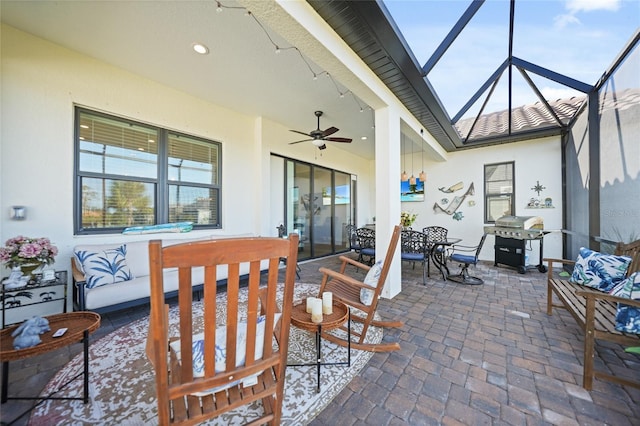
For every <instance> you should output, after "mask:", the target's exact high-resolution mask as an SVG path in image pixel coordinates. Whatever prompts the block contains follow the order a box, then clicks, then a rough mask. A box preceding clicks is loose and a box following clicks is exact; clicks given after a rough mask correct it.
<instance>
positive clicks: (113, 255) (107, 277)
mask: <svg viewBox="0 0 640 426" xmlns="http://www.w3.org/2000/svg"><path fill="white" fill-rule="evenodd" d="M126 255H127V245H126V244H121V245H118V246H111V247H101V248H98V249H86V250H80V249H76V250H74V256H75V258H76V260H77V263H78V264H80V265H81V267H82V270H83V271H84V274H85V276H86V282H87V288H94V287H100V286H103V285H107V284H113V283H117V282H121V281H130V280H131V279H133V277H134V275H133V274H132V272H131V270H130V268H129V265H128V264H127V259H126Z"/></svg>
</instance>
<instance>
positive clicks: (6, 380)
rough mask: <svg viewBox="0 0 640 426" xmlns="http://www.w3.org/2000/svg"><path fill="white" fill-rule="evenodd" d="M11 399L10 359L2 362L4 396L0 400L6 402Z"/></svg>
mask: <svg viewBox="0 0 640 426" xmlns="http://www.w3.org/2000/svg"><path fill="white" fill-rule="evenodd" d="M8 399H9V361H5V362H3V363H2V397H1V398H0V400H1V401H2V403H3V404H4V403H5V402H7V400H8Z"/></svg>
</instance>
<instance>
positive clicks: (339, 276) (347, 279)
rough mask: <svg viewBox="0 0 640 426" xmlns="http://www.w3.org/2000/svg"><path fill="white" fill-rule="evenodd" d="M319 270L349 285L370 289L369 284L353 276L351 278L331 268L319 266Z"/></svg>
mask: <svg viewBox="0 0 640 426" xmlns="http://www.w3.org/2000/svg"><path fill="white" fill-rule="evenodd" d="M320 272H321V273H323V274H324V275H328V276H329V277H331V278H332V279H335V280H338V281H342V282H343V283H346V284H349V285H353V286H355V287H360V288H366V289H369V290H371V286H370V285H367V284H365V283H363V282H362V281H359V280H357V279H355V278H351V277H350V276H348V275H345V274H341V273H340V272H337V271H334V270H332V269H327V268H324V267H322V268H320Z"/></svg>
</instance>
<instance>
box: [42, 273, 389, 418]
mask: <svg viewBox="0 0 640 426" xmlns="http://www.w3.org/2000/svg"><path fill="white" fill-rule="evenodd" d="M317 293H318V285H315V284H300V283H296V290H295V296H294V304H297V303H302V302H303V301H304V300H305V299H306V297H307V296H309V295H316V294H317ZM279 294H282V292H281V291H280V292H279ZM242 295H244V297H245V299H244V300H246V290H244V291H243V292H242ZM218 297H219V305H218V306H219V309H218V315H220V316H221V317H220V318H224V315H226V312H225V311H226V309H220V308H221V307H223V306H225V303H224V302H225V294H224V293H222V294H220V295H218ZM201 310H202V304H201V303H199V302H196V303H194V312H198V311H201ZM176 313H177V307H172V308H171V310H170V315H173V316H175V315H176ZM148 322H149V321H148V318H143V319H140V320H137V321H135V322H133V323H131V324H129V325H126V326H124V327H121V328H119V329H118V330H116V331H114V332H113V333H110V334H109V335H107V336H105V337H103V338H101V339H100V340H98V341H96V342H91V346H90V353H89V360H90V367H89V368H90V373H89V383H90V384H89V403H87V404H86V405H85V404H83V403H82V401H75V400H74V401H46V402H44V403H43V404H41V405H39V406H38V407H36V408H35V409H34V411H33V412H32V415H31V419H30V422H29V424H30V425H47V426H48V425H52V424H56V425H114V424H119V425H155V424H157V416H156V399H155V384H154V376H153V371H152V369H151V365H150V364H149V362H148V361H147V357H146V354H145V342H146V337H147V331H148ZM352 326H353V327H354V329H355V327H357V326H358V324H357V323H353V324H352ZM345 337H346V336H345ZM367 337H368V340H369V341H370V342H372V343H378V342H380V341H381V340H382V330H381V329H380V328H373V329H370V330H369V333H368V336H367ZM289 339H290V343H289V361H288V363H289V364H303V363H310V362H314V358H315V357H314V354H315V335H314V334H313V333H309V332H306V331H303V330H300V329H298V328H296V327H294V326H291V332H290V337H289ZM322 350H323V351H322V353H323V360H324V362H344V361H346V356H347V352H346V351H347V350H346V348H344V347H341V346H338V345H335V344H333V343H331V342H328V341H325V340H323V341H322ZM371 355H372V353H371V352H366V351H359V350H355V349H352V350H351V366H350V367H347V366H323V367H322V369H321V378H320V381H321V383H320V384H321V391H320V393H318V392H317V391H316V388H317V370H316V367H315V366H301V367H287V370H286V383H285V396H284V401H283V410H282V424H284V425H305V424H308V423H309V422H310V421H311V420H313V418H314V417H316V416H317V415H318V413H320V412H321V411H322V410H323V409H324V408H325V407H326V406H327V405H328V404H329V402H331V400H332V399H333V398H334V397H335V396H336V395H337V394H338V393H340V392H341V391H342V389H344V388H345V386H346V385H347V384H348V383H349V382H350V381H351V380H352V379H353V377H355V376H356V375H357V374H358V373H359V372H360V371H361V370H362V368H363V367H364V366H365V365H366V363H367V362H368V361H369V359H370V358H371ZM82 365H83V358H82V354H79V355H78V356H76V357H75V358H74V359H73V360H71V361H70V362H69V363H68V364H67V365H65V366H64V367H63V368H62V370H61V371H60V372H58V373H57V374H56V375H55V376H54V377H53V378H52V379H51V381H50V382H49V383H48V384H47V386H46V387H45V389H44V390H43V392H42V394H44V395H46V394H48V393H50V392H52V391H53V390H55V389H57V388H58V387H59V386H60V385H61V384H63V383H66V382H67V381H68V380H69V379H70V378H71V377H73V376H75V375H76V374H77V373H78V372H79V371H81V370H82ZM63 395H64V396H81V395H82V380H81V379H80V380H76V381H74V382H72V383H71V384H70V385H69V386H68V387H67V388H66V390H65V391H64V394H63ZM61 396H62V395H61ZM260 404H261V403H256V404H254V405H253V406H251V407H249V408H243V409H238V410H236V411H234V412H231V413H229V414H227V415H224V416H221V417H219V418H218V419H216V420H214V421H211V422H209V423H204V424H208V425H236V424H245V423H246V422H248V421H250V420H251V419H252V418H255V417H256V415H255V413H258V412H260V411H259V410H262V407H261V406H260Z"/></svg>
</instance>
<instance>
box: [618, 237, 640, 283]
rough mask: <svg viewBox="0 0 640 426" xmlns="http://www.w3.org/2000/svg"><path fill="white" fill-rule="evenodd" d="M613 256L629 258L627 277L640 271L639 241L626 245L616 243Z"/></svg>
mask: <svg viewBox="0 0 640 426" xmlns="http://www.w3.org/2000/svg"><path fill="white" fill-rule="evenodd" d="M615 254H617V255H622V256H629V257H630V258H631V265H629V269H628V272H627V275H631V274H633V273H634V272H638V271H640V240H636V241H634V242H632V243H628V244H624V243H618V244H617V245H616V251H615Z"/></svg>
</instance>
